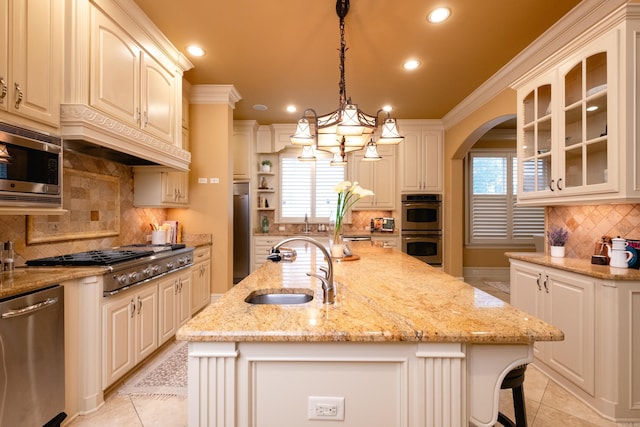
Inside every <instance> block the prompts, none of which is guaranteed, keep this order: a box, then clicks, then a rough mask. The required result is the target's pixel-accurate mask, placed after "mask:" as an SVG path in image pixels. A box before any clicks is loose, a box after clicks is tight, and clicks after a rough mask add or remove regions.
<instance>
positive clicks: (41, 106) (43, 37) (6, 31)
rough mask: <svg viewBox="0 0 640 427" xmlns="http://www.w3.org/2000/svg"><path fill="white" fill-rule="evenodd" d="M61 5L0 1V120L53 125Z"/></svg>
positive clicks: (57, 120) (59, 77) (57, 104)
mask: <svg viewBox="0 0 640 427" xmlns="http://www.w3.org/2000/svg"><path fill="white" fill-rule="evenodd" d="M63 7H64V5H63V2H59V1H53V0H52V1H46V0H0V118H1V117H2V115H3V114H4V113H3V112H6V113H9V114H12V115H16V116H20V117H23V118H26V119H29V120H33V121H36V122H39V123H44V124H46V125H49V126H52V127H54V128H57V127H58V126H59V124H60V100H61V96H62V32H63V28H62V26H63ZM12 120H13V121H15V119H12ZM27 123H29V122H27Z"/></svg>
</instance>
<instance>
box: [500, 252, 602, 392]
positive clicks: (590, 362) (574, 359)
mask: <svg viewBox="0 0 640 427" xmlns="http://www.w3.org/2000/svg"><path fill="white" fill-rule="evenodd" d="M511 304H513V305H514V306H515V307H517V308H519V309H521V310H523V311H525V312H527V313H530V314H533V315H534V316H536V317H538V318H540V319H542V320H545V321H546V322H549V323H551V324H552V325H554V326H556V327H558V328H560V330H562V331H563V332H564V335H565V337H564V341H550V342H536V343H535V345H534V354H535V356H536V357H537V358H538V359H539V360H541V361H542V362H544V363H546V364H547V365H549V366H550V367H551V368H552V369H554V370H556V371H557V372H559V373H560V374H561V375H563V376H564V377H565V378H568V379H569V380H570V381H572V382H573V383H574V384H576V385H577V386H579V387H580V388H581V389H582V390H584V391H585V392H587V393H589V394H593V393H594V391H595V359H594V356H595V342H594V340H595V318H596V314H595V283H594V280H593V279H591V278H589V277H586V276H582V275H578V274H573V273H569V272H566V271H560V270H556V269H552V268H543V267H539V266H535V265H526V264H522V263H520V262H515V261H512V263H511Z"/></svg>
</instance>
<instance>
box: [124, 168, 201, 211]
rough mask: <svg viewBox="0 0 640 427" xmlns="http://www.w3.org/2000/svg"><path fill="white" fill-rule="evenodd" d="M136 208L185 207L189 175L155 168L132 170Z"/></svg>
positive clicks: (187, 197)
mask: <svg viewBox="0 0 640 427" xmlns="http://www.w3.org/2000/svg"><path fill="white" fill-rule="evenodd" d="M133 204H134V206H136V207H185V206H187V205H188V204H189V173H188V172H179V171H175V170H171V169H168V168H163V167H157V166H137V167H134V168H133Z"/></svg>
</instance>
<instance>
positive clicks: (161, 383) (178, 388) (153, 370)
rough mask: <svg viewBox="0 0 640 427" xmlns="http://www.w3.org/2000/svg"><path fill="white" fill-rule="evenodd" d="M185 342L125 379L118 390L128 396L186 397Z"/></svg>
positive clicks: (171, 346)
mask: <svg viewBox="0 0 640 427" xmlns="http://www.w3.org/2000/svg"><path fill="white" fill-rule="evenodd" d="M187 351H188V346H187V342H176V343H175V344H172V345H170V346H169V347H167V348H166V349H165V350H164V351H163V352H162V353H160V354H159V355H158V356H156V359H155V360H153V361H152V362H150V363H149V366H146V367H143V368H142V369H141V370H140V371H139V372H137V373H136V374H134V375H133V376H131V378H129V379H127V380H126V381H125V382H124V384H123V386H122V387H120V389H119V390H118V393H119V394H124V395H129V396H156V397H159V398H161V397H163V396H164V397H170V396H185V397H186V396H187V357H188V356H187Z"/></svg>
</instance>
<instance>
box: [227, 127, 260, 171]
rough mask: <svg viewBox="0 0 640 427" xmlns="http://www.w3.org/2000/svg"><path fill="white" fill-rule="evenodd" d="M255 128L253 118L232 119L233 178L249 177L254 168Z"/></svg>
mask: <svg viewBox="0 0 640 427" xmlns="http://www.w3.org/2000/svg"><path fill="white" fill-rule="evenodd" d="M257 129H258V122H256V121H255V120H234V121H233V139H232V144H233V179H243V180H244V179H251V175H252V172H253V170H254V169H255V166H253V164H254V158H253V153H254V151H255V149H254V145H255V142H254V141H255V135H256V130H257Z"/></svg>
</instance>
